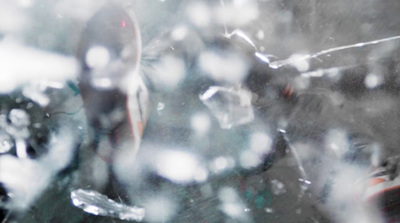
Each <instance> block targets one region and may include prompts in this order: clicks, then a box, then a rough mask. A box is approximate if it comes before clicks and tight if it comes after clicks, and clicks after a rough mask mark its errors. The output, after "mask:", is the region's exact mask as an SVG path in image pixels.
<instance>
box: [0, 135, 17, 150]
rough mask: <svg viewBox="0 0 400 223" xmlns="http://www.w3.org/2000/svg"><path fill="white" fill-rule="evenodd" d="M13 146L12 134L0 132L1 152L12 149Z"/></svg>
mask: <svg viewBox="0 0 400 223" xmlns="http://www.w3.org/2000/svg"><path fill="white" fill-rule="evenodd" d="M13 146H14V141H13V139H12V138H11V136H10V135H8V134H6V133H4V132H3V133H0V154H1V153H6V152H8V151H10V150H11V148H12V147H13Z"/></svg>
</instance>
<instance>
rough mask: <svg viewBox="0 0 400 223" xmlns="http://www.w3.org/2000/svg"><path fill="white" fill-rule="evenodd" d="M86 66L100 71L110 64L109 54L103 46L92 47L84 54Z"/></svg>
mask: <svg viewBox="0 0 400 223" xmlns="http://www.w3.org/2000/svg"><path fill="white" fill-rule="evenodd" d="M85 59H86V64H87V65H88V66H89V67H90V68H93V69H101V68H104V67H106V66H107V65H108V64H109V63H110V53H109V52H108V50H107V48H105V47H103V46H94V47H92V48H90V49H89V51H88V52H87V53H86V58H85Z"/></svg>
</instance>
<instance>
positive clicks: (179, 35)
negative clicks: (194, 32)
mask: <svg viewBox="0 0 400 223" xmlns="http://www.w3.org/2000/svg"><path fill="white" fill-rule="evenodd" d="M187 33H188V29H187V28H186V27H185V26H178V27H177V28H175V29H174V30H173V31H172V33H171V38H172V39H173V40H175V41H181V40H183V39H185V37H186V36H187Z"/></svg>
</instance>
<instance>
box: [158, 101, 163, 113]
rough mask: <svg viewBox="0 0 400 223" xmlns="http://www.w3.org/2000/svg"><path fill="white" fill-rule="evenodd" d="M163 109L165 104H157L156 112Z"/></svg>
mask: <svg viewBox="0 0 400 223" xmlns="http://www.w3.org/2000/svg"><path fill="white" fill-rule="evenodd" d="M164 108H165V104H164V103H162V102H158V104H157V111H162V110H164Z"/></svg>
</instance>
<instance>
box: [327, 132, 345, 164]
mask: <svg viewBox="0 0 400 223" xmlns="http://www.w3.org/2000/svg"><path fill="white" fill-rule="evenodd" d="M325 144H326V146H327V148H328V149H330V150H331V151H333V152H334V154H335V155H336V156H337V157H339V158H340V157H342V156H343V155H344V154H345V153H346V152H347V151H348V149H349V142H348V139H347V133H346V132H345V131H343V130H339V129H331V130H329V132H328V134H327V135H326V138H325Z"/></svg>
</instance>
